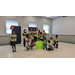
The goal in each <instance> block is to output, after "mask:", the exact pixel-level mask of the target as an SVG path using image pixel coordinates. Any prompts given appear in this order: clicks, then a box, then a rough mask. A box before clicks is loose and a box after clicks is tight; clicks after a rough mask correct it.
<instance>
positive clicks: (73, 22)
mask: <svg viewBox="0 0 75 75" xmlns="http://www.w3.org/2000/svg"><path fill="white" fill-rule="evenodd" d="M51 26H52V30H54V28H55V26H57V28H58V30H57V31H56V34H58V35H59V40H60V41H64V42H71V43H75V16H69V17H58V18H55V19H52V25H51ZM53 27H54V28H53ZM64 27H65V29H64ZM55 30H56V29H55ZM60 32H61V34H59V33H60ZM72 32H73V33H72ZM65 33H67V34H66V35H65ZM51 36H52V37H53V38H54V36H55V34H53V33H52V34H51Z"/></svg>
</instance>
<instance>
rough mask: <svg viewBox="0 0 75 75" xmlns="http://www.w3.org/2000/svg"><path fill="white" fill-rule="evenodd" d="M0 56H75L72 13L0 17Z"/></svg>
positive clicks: (74, 28)
mask: <svg viewBox="0 0 75 75" xmlns="http://www.w3.org/2000/svg"><path fill="white" fill-rule="evenodd" d="M0 58H75V16H0Z"/></svg>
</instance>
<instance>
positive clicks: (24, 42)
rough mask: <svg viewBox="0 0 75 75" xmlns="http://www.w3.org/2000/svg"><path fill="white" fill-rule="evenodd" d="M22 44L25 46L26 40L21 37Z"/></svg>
mask: <svg viewBox="0 0 75 75" xmlns="http://www.w3.org/2000/svg"><path fill="white" fill-rule="evenodd" d="M23 45H24V47H25V45H26V41H25V39H23Z"/></svg>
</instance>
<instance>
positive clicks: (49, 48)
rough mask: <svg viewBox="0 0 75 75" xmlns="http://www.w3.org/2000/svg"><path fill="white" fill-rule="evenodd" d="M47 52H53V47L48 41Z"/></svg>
mask: <svg viewBox="0 0 75 75" xmlns="http://www.w3.org/2000/svg"><path fill="white" fill-rule="evenodd" d="M47 50H53V45H52V44H51V42H50V41H48V45H47Z"/></svg>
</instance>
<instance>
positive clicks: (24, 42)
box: [22, 29, 27, 47]
mask: <svg viewBox="0 0 75 75" xmlns="http://www.w3.org/2000/svg"><path fill="white" fill-rule="evenodd" d="M26 34H27V32H26V29H24V31H23V34H22V35H23V45H24V47H25V44H26V41H25V38H26Z"/></svg>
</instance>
